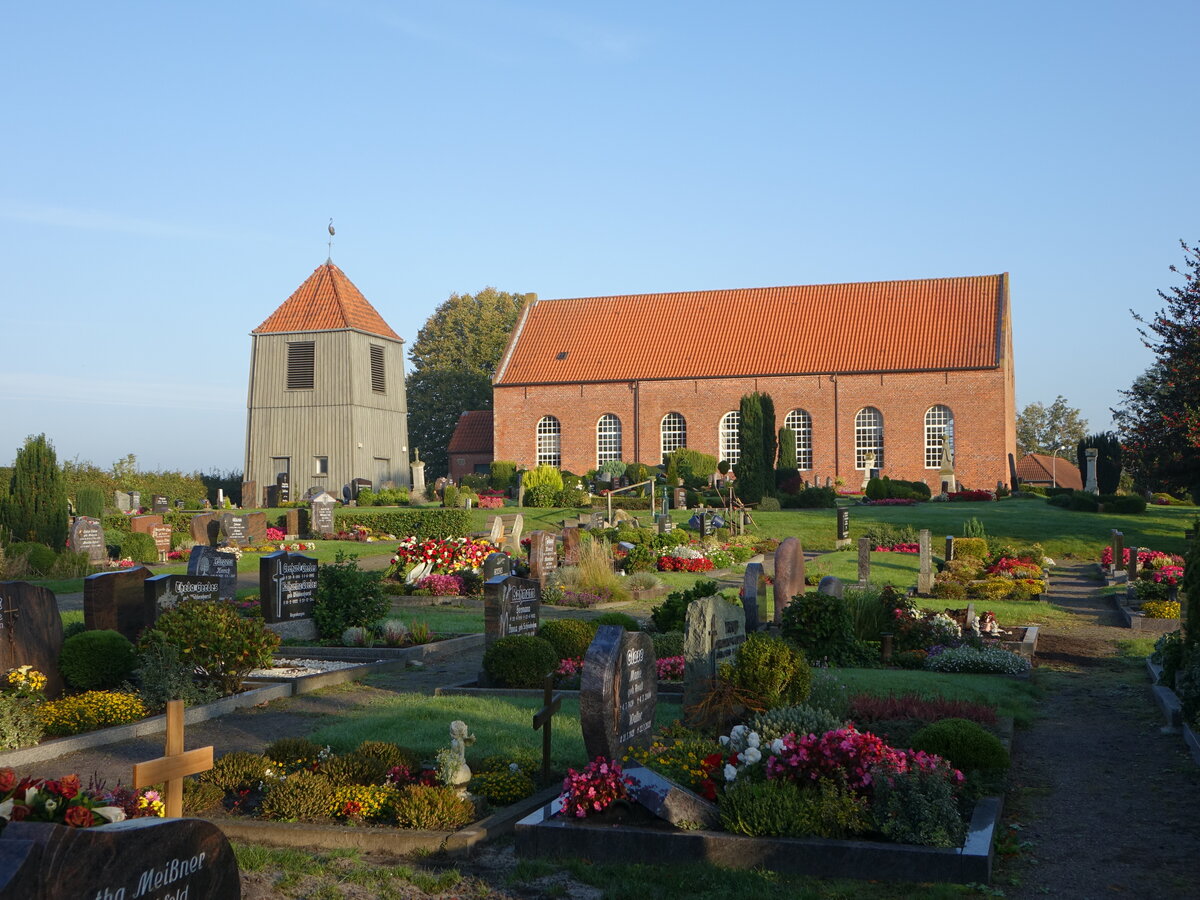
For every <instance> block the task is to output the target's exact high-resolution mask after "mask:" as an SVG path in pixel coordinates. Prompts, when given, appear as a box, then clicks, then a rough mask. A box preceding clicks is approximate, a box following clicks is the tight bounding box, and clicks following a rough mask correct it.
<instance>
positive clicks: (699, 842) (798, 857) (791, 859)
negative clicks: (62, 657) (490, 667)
mask: <svg viewBox="0 0 1200 900" xmlns="http://www.w3.org/2000/svg"><path fill="white" fill-rule="evenodd" d="M1003 807H1004V800H1003V798H1002V797H983V798H981V799H980V800H979V801H978V803H976V805H975V810H974V812H973V813H972V815H971V822H970V825H969V826H968V829H967V837H966V840H965V842H964V843H963V846H962V847H953V848H945V849H943V848H937V847H917V846H911V845H906V844H886V843H873V842H869V841H837V840H825V839H821V838H754V837H747V836H745V835H739V834H727V833H725V832H717V831H699V830H697V831H663V830H660V829H653V828H643V827H632V826H626V827H622V828H613V827H611V826H609V825H588V824H587V820H586V819H585V820H582V821H580V820H575V821H571V822H568V821H564V820H563V819H562V818H561V817H560V818H551V816H553V815H554V814H555V813H557V812H558V811H559V810H560V809H561V808H562V803H561V801H558V800H554V801H552V802H550V803H548V804H546V805H545V806H543V807H541V808H540V809H538V810H535V811H534V812H533V813H531V814H530V815H528V816H526V817H525V818H523V819H521V821H519V822H517V824H516V828H515V832H516V851H517V856H518V857H560V858H573V859H587V860H589V861H591V862H593V863H645V864H648V865H657V864H660V863H662V862H664V861H670V862H671V863H672V864H678V863H699V862H708V863H714V864H716V865H721V866H728V867H730V868H736V869H751V868H759V867H763V868H767V869H771V870H772V871H776V872H787V873H794V874H801V875H813V876H816V877H819V878H858V879H861V878H870V879H873V880H874V879H879V880H886V881H914V882H925V881H943V882H951V883H958V884H971V883H976V884H987V883H989V882H990V881H991V875H992V862H993V859H994V854H995V851H994V849H993V844H994V839H995V836H996V833H997V829H998V827H999V823H1000V813H1001V812H1002V810H1003Z"/></svg>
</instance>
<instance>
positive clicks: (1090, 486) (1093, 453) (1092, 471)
mask: <svg viewBox="0 0 1200 900" xmlns="http://www.w3.org/2000/svg"><path fill="white" fill-rule="evenodd" d="M1099 455H1100V451H1099V450H1097V449H1096V448H1095V447H1088V448H1087V449H1086V450H1084V451H1083V456H1084V459H1085V460H1086V461H1087V482H1086V483H1085V484H1084V486H1083V489H1084V490H1085V491H1087V492H1088V493H1089V494H1099V493H1100V483H1099V482H1098V481H1097V480H1096V458H1097V457H1098V456H1099Z"/></svg>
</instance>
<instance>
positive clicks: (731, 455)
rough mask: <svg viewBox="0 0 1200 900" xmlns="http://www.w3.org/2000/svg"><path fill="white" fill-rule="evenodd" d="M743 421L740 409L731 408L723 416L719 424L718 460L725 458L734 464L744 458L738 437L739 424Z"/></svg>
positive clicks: (730, 463)
mask: <svg viewBox="0 0 1200 900" xmlns="http://www.w3.org/2000/svg"><path fill="white" fill-rule="evenodd" d="M741 421H742V412H741V410H738V409H731V410H730V411H729V412H727V413H725V415H723V416H721V422H720V424H719V425H718V426H717V449H718V454H719V455H718V456H717V461H718V462H719V461H720V460H722V459H725V460H728V461H729V465H731V466H732V465H736V464H737V462H738V460H740V459H741V458H742V447H741V441H740V440H739V439H738V425H739V424H740V423H741Z"/></svg>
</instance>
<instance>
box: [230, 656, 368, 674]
mask: <svg viewBox="0 0 1200 900" xmlns="http://www.w3.org/2000/svg"><path fill="white" fill-rule="evenodd" d="M379 661H380V660H367V659H360V660H358V661H357V662H337V661H336V660H332V659H277V660H275V662H276V663H278V665H275V666H271V667H270V668H268V669H252V670H251V671H250V676H249V677H251V678H300V677H301V676H303V675H319V674H320V673H322V672H333V671H335V670H337V669H353V668H354V667H355V666H363V665H368V664H370V663H372V662H379Z"/></svg>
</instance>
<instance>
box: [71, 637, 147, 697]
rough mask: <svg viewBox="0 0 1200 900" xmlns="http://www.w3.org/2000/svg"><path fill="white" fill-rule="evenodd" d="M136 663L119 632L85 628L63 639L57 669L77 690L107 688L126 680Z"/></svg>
mask: <svg viewBox="0 0 1200 900" xmlns="http://www.w3.org/2000/svg"><path fill="white" fill-rule="evenodd" d="M136 666H137V657H136V656H135V655H134V652H133V644H131V643H130V642H129V640H128V638H126V637H125V636H124V635H122V634H121V633H120V632H118V631H108V630H105V631H84V632H83V633H81V634H77V635H75V636H74V637H71V638H68V639H67V640H65V641H63V644H62V650H61V651H59V655H58V670H59V672H61V673H62V676H63V679H64V680H65V681H66V682H67V684H68V685H70V686H71V687H72V688H74V689H75V690H77V691H106V690H109V689H110V688H115V687H117V686H118V685H120V684H121V683H122V682H123V681H125V680H126V679H127V678H128V677H129V676H130V674H132V672H133V670H134V668H135V667H136Z"/></svg>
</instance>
